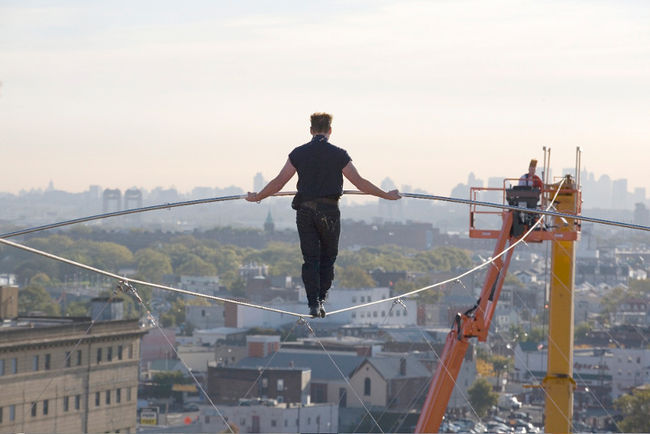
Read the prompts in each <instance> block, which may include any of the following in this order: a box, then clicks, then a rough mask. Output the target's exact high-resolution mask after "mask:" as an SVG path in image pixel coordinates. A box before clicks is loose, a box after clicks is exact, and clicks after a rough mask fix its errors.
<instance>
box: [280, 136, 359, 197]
mask: <svg viewBox="0 0 650 434" xmlns="http://www.w3.org/2000/svg"><path fill="white" fill-rule="evenodd" d="M289 160H290V161H291V164H293V167H295V168H296V171H297V172H298V185H297V187H298V198H297V199H298V202H302V201H304V200H310V199H315V198H319V197H330V198H336V199H338V198H339V197H341V194H343V173H342V170H343V168H344V167H345V166H346V165H347V164H348V163H349V162H350V161H351V160H352V159H351V158H350V156H349V155H348V153H347V151H346V150H345V149H341V148H339V147H336V146H334V145H332V144H331V143H329V142H328V141H327V138H326V137H325V136H322V135H316V136H314V137H313V139H312V140H311V142H309V143H305V144H304V145H302V146H298V147H297V148H296V149H294V150H293V151H291V153H290V154H289Z"/></svg>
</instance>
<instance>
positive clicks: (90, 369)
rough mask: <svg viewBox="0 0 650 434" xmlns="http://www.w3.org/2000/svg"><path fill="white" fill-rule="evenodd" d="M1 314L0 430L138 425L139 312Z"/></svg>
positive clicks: (122, 428) (125, 428)
mask: <svg viewBox="0 0 650 434" xmlns="http://www.w3.org/2000/svg"><path fill="white" fill-rule="evenodd" d="M13 311H14V310H13V309H3V310H2V312H9V313H10V312H13ZM12 316H13V315H12ZM0 320H2V321H3V322H2V327H0V390H2V393H0V432H1V433H4V432H106V431H111V432H117V431H119V432H127V433H128V432H135V429H136V411H137V405H136V403H137V388H138V363H139V353H140V337H141V336H142V335H143V334H144V333H146V330H144V329H142V328H140V326H139V322H138V320H121V321H100V322H95V323H94V325H93V324H91V321H90V319H89V318H62V317H13V318H7V317H4V318H0Z"/></svg>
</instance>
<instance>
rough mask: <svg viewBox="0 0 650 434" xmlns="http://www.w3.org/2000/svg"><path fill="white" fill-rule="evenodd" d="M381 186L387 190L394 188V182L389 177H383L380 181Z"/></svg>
mask: <svg viewBox="0 0 650 434" xmlns="http://www.w3.org/2000/svg"><path fill="white" fill-rule="evenodd" d="M381 188H382V189H384V190H388V191H390V190H395V183H394V182H393V180H392V179H390V178H384V180H383V181H381Z"/></svg>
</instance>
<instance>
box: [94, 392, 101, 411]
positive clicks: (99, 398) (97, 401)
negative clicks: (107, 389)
mask: <svg viewBox="0 0 650 434" xmlns="http://www.w3.org/2000/svg"><path fill="white" fill-rule="evenodd" d="M101 399H102V397H101V395H100V394H99V392H95V407H99V402H100V401H101Z"/></svg>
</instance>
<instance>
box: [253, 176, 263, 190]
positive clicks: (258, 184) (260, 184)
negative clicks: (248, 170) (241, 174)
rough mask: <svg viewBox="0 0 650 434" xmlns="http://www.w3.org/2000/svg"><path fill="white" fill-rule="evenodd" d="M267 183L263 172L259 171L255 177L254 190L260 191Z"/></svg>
mask: <svg viewBox="0 0 650 434" xmlns="http://www.w3.org/2000/svg"><path fill="white" fill-rule="evenodd" d="M265 185H266V180H265V179H264V177H263V176H262V173H260V172H257V173H256V174H255V178H253V191H260V190H261V189H263V188H264V186H265Z"/></svg>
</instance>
